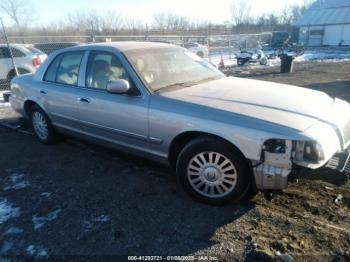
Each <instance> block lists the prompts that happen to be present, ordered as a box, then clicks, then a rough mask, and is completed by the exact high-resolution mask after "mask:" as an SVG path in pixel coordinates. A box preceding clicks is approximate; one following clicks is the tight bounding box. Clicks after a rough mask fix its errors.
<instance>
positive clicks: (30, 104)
mask: <svg viewBox="0 0 350 262" xmlns="http://www.w3.org/2000/svg"><path fill="white" fill-rule="evenodd" d="M33 106H38V107H39V108H40V109H41V110H43V111H44V112H45V114H46V115H47V116H48V117H49V119H50V116H49V114H47V112H46V110H45V109H44V108H43V107H42V106H41V105H40V104H39V103H37V102H35V101H34V100H33V99H27V100H26V101H25V102H24V104H23V109H24V113H25V114H26V116H27V117H28V118H29V117H30V109H31V108H32V107H33ZM50 120H51V119H50Z"/></svg>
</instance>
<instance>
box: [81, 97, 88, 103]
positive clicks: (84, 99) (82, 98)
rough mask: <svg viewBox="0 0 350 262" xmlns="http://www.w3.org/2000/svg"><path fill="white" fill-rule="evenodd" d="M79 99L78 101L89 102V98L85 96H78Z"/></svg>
mask: <svg viewBox="0 0 350 262" xmlns="http://www.w3.org/2000/svg"><path fill="white" fill-rule="evenodd" d="M79 101H80V102H83V103H90V99H89V98H86V97H80V98H79Z"/></svg>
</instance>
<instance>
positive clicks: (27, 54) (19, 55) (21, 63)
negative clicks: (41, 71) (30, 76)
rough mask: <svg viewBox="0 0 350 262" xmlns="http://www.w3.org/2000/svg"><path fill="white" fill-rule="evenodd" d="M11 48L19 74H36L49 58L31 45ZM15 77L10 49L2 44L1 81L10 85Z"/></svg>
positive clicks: (12, 46) (17, 45) (0, 52)
mask: <svg viewBox="0 0 350 262" xmlns="http://www.w3.org/2000/svg"><path fill="white" fill-rule="evenodd" d="M10 48H11V51H12V55H13V58H14V62H15V65H16V67H17V70H18V73H19V74H26V73H33V72H35V71H36V70H37V68H38V67H39V66H40V64H41V63H42V62H44V60H45V59H46V58H47V55H46V54H44V53H43V52H42V51H40V50H38V49H36V48H34V47H32V46H30V45H21V44H11V45H10ZM15 75H16V73H15V69H14V67H13V63H12V59H11V55H10V52H9V48H8V46H7V45H6V44H0V81H1V82H5V83H9V82H10V81H11V79H12V78H13V77H14V76H15Z"/></svg>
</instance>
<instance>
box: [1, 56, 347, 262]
mask: <svg viewBox="0 0 350 262" xmlns="http://www.w3.org/2000/svg"><path fill="white" fill-rule="evenodd" d="M277 71H278V69H277V68H275V67H264V68H262V69H255V70H254V72H253V70H249V69H248V68H240V69H237V68H236V69H233V70H232V71H231V72H230V74H234V75H238V76H241V77H252V78H256V79H262V80H270V81H275V82H282V83H290V84H295V85H300V86H305V87H308V88H315V89H318V90H323V91H326V92H328V93H329V94H331V95H336V96H339V97H342V98H344V99H347V100H348V101H350V74H349V72H350V62H342V63H318V62H314V63H306V64H297V65H296V68H295V72H294V73H292V74H289V75H282V74H278V73H276V72H277ZM0 105H1V104H0ZM0 112H1V113H0V119H1V120H0V121H1V123H2V124H5V125H8V124H9V123H10V126H11V127H12V128H14V129H10V128H6V127H0V254H1V255H3V256H4V257H5V256H8V257H11V258H13V259H22V258H23V257H22V256H25V255H26V256H31V257H41V258H49V259H50V260H52V259H62V258H70V259H72V258H74V259H75V260H78V259H79V260H89V261H92V260H99V261H102V260H104V261H106V260H110V261H119V259H126V255H195V256H196V259H197V260H199V259H201V258H203V257H199V255H202V256H212V257H211V258H212V259H213V258H216V259H217V260H220V261H233V260H247V261H256V260H276V259H277V258H278V256H277V254H279V253H281V254H288V256H292V257H294V258H296V259H297V260H309V261H328V260H334V261H345V260H350V215H349V214H350V213H349V209H350V185H349V183H347V178H346V176H345V175H341V174H337V173H334V172H332V171H329V170H326V169H323V170H318V171H314V172H309V173H307V174H306V175H305V176H304V177H300V176H299V177H294V178H293V179H292V181H291V182H290V185H289V188H288V189H287V190H285V191H284V192H283V193H282V194H280V195H278V196H276V197H275V198H273V199H272V200H271V201H267V200H266V199H265V198H264V197H263V195H262V194H258V195H257V196H255V197H254V198H253V199H252V200H251V201H249V202H245V203H241V204H236V205H227V206H222V207H212V206H206V205H203V204H200V203H197V202H195V201H193V200H192V199H190V198H189V197H187V195H185V194H184V193H183V192H182V191H181V190H180V189H179V188H178V187H177V185H176V181H175V179H174V177H173V175H172V172H171V171H170V170H168V169H166V168H163V167H160V166H158V165H157V164H155V163H152V162H149V161H145V160H143V159H140V158H135V157H134V156H130V155H124V154H121V153H118V152H111V151H109V150H106V149H103V148H100V147H97V146H93V145H90V144H85V143H82V142H79V141H76V140H70V139H67V140H66V141H64V142H63V143H60V144H59V145H56V146H44V145H42V144H40V143H38V142H36V140H35V139H34V137H33V136H32V135H30V129H27V127H26V122H25V121H23V120H20V119H19V117H18V115H16V114H15V113H14V112H13V111H12V110H11V109H10V108H8V107H1V106H0ZM16 125H19V126H20V127H19V128H18V129H16ZM339 195H342V197H343V198H342V200H341V201H335V199H336V198H337V197H338V196H339ZM336 202H337V203H336ZM0 260H1V258H0Z"/></svg>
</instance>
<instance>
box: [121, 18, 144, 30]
mask: <svg viewBox="0 0 350 262" xmlns="http://www.w3.org/2000/svg"><path fill="white" fill-rule="evenodd" d="M123 28H124V29H125V30H127V31H132V33H133V34H135V33H136V32H137V31H138V30H142V29H144V23H143V22H142V20H139V19H134V18H124V19H123Z"/></svg>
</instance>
